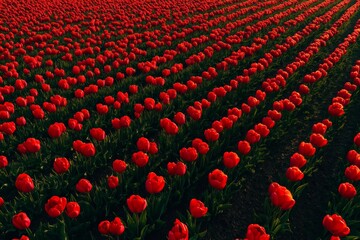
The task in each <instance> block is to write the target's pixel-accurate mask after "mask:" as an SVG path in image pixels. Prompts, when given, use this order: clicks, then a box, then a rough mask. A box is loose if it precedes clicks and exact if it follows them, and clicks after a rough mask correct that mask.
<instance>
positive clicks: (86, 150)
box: [79, 143, 96, 157]
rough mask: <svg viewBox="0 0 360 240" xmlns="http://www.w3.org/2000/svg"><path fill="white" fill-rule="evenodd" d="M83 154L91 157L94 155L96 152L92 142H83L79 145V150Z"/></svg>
mask: <svg viewBox="0 0 360 240" xmlns="http://www.w3.org/2000/svg"><path fill="white" fill-rule="evenodd" d="M79 152H80V153H81V154H82V155H83V156H85V157H92V156H94V155H95V153H96V149H95V146H94V144H92V143H84V144H82V145H81V146H80V151H79Z"/></svg>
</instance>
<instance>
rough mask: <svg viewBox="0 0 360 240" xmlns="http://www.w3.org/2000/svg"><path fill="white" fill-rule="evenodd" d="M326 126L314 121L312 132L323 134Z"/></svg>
mask: <svg viewBox="0 0 360 240" xmlns="http://www.w3.org/2000/svg"><path fill="white" fill-rule="evenodd" d="M327 128H328V127H327V126H326V125H325V124H323V123H315V124H314V125H313V127H312V132H313V133H319V134H322V135H324V134H325V132H326V130H327Z"/></svg>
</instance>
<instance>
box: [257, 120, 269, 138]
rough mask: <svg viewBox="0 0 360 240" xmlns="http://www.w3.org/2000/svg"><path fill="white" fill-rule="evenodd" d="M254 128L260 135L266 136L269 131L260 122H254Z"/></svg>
mask: <svg viewBox="0 0 360 240" xmlns="http://www.w3.org/2000/svg"><path fill="white" fill-rule="evenodd" d="M254 130H255V131H256V132H257V133H259V134H260V136H261V137H266V136H267V135H269V133H270V130H269V128H268V127H267V126H266V125H264V124H262V123H258V124H256V125H255V127H254Z"/></svg>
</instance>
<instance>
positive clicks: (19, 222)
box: [12, 212, 31, 230]
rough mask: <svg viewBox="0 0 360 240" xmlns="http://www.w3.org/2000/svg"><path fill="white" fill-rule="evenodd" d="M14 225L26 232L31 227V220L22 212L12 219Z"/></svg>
mask: <svg viewBox="0 0 360 240" xmlns="http://www.w3.org/2000/svg"><path fill="white" fill-rule="evenodd" d="M12 224H13V225H14V227H15V228H17V229H19V230H24V229H27V228H29V227H30V224H31V220H30V218H29V217H28V216H27V215H26V213H25V212H20V213H18V214H16V215H14V216H13V217H12Z"/></svg>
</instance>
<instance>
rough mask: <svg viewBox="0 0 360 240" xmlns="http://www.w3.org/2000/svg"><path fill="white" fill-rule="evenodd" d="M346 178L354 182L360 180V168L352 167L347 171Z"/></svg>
mask: <svg viewBox="0 0 360 240" xmlns="http://www.w3.org/2000/svg"><path fill="white" fill-rule="evenodd" d="M345 176H346V177H347V178H348V179H349V180H352V181H359V180H360V168H359V167H358V166H356V165H351V166H349V167H347V168H346V169H345Z"/></svg>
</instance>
